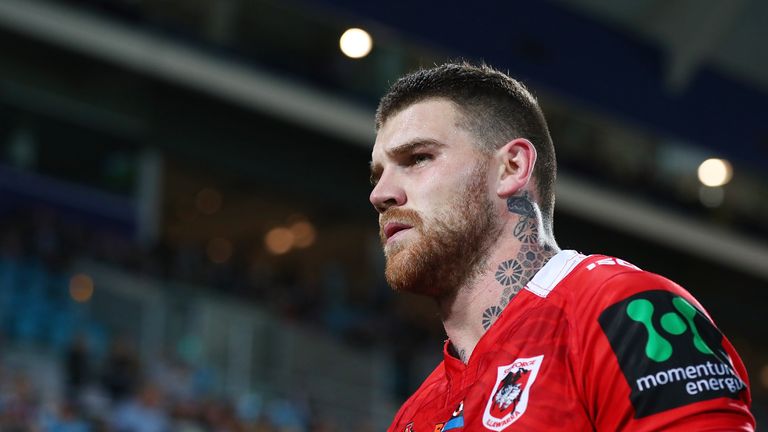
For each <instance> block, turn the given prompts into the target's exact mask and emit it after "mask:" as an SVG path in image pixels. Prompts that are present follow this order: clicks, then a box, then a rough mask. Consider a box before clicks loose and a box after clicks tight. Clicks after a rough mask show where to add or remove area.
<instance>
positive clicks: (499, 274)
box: [482, 192, 552, 330]
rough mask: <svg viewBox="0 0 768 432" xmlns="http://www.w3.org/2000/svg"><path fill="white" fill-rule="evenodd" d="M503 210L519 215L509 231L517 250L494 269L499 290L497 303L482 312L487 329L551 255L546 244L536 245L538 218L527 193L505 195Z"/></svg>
mask: <svg viewBox="0 0 768 432" xmlns="http://www.w3.org/2000/svg"><path fill="white" fill-rule="evenodd" d="M507 209H508V210H509V212H510V213H515V214H517V215H519V219H518V222H517V224H516V225H515V227H514V229H513V234H514V236H515V237H516V238H517V239H518V240H520V243H521V245H520V251H519V252H518V254H517V256H516V257H514V258H512V259H509V260H506V261H504V262H502V263H501V264H499V267H498V268H497V269H496V275H495V277H496V281H497V282H498V283H499V285H501V286H502V287H503V290H502V292H501V298H500V299H499V304H498V305H494V306H491V307H489V308H488V309H486V310H485V311H483V318H482V324H483V329H484V330H488V329H489V328H490V327H491V325H493V323H494V322H496V320H497V319H498V318H499V315H501V312H502V311H503V310H504V308H505V307H506V306H507V305H508V304H509V302H510V301H511V300H512V298H513V297H514V296H515V295H516V294H517V293H518V292H520V290H521V289H523V287H525V285H526V284H528V281H529V280H531V278H532V277H533V275H534V274H536V272H537V271H539V269H541V267H543V266H544V263H546V262H547V260H548V259H549V258H551V256H552V249H551V248H550V247H549V246H547V245H543V246H542V245H540V244H539V223H538V218H537V217H536V209H535V207H534V204H533V203H532V202H531V199H530V196H529V194H528V192H523V194H522V195H516V196H512V197H509V198H508V199H507Z"/></svg>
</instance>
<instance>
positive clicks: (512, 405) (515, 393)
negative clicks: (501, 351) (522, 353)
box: [483, 355, 544, 431]
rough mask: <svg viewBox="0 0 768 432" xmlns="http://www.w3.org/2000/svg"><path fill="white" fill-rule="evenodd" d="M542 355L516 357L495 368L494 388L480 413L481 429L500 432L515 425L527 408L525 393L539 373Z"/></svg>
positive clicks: (527, 392) (526, 394) (526, 395)
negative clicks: (482, 411)
mask: <svg viewBox="0 0 768 432" xmlns="http://www.w3.org/2000/svg"><path fill="white" fill-rule="evenodd" d="M543 359H544V356H543V355H540V356H536V357H529V358H519V359H517V360H515V361H514V362H512V363H511V364H508V365H506V366H499V367H498V370H497V372H496V385H494V387H493V390H492V391H491V397H490V398H489V399H488V404H487V405H486V407H485V412H484V413H483V426H485V427H486V428H487V429H490V430H493V431H500V430H503V429H504V428H506V427H507V426H509V425H511V424H512V423H514V422H516V421H517V420H518V419H519V418H520V416H522V415H523V413H525V409H526V408H527V407H528V394H529V392H530V390H531V387H532V386H533V382H534V381H535V380H536V375H538V373H539V368H540V367H541V362H542V360H543Z"/></svg>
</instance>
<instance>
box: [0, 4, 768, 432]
mask: <svg viewBox="0 0 768 432" xmlns="http://www.w3.org/2000/svg"><path fill="white" fill-rule="evenodd" d="M766 20H768V3H766V2H762V1H759V0H733V1H717V0H708V1H700V0H674V1H655V0H620V1H612V2H603V1H597V0H559V1H539V2H522V1H511V2H487V3H480V4H475V5H473V6H470V5H469V3H464V2H462V3H458V2H457V3H456V4H453V3H452V2H448V3H446V2H437V1H433V0H428V1H423V2H400V1H397V2H387V4H386V6H385V5H384V4H382V3H380V2H376V3H374V2H360V1H352V0H317V1H309V0H307V1H299V0H286V1H277V0H47V1H43V0H0V222H1V223H0V430H2V431H38V430H42V431H121V432H122V431H137V432H143V431H163V430H173V431H351V430H354V431H368V430H370V431H378V430H384V428H385V427H386V426H387V425H388V423H389V421H390V420H391V418H392V415H393V414H394V412H395V410H396V408H397V407H398V406H399V404H400V403H401V402H402V401H403V400H404V399H405V398H406V397H407V396H408V395H409V394H410V393H411V392H412V391H413V390H414V389H415V388H416V386H417V385H418V384H419V383H420V382H421V380H422V379H423V378H424V377H425V376H426V375H427V374H428V373H429V371H431V369H432V368H433V367H434V366H435V365H436V364H437V362H439V360H440V355H441V347H442V341H443V339H444V334H443V331H442V328H441V325H440V322H439V319H438V317H437V312H436V310H435V308H434V306H433V305H432V304H431V303H430V302H429V301H427V300H424V299H421V298H416V297H411V296H409V295H397V296H395V295H393V294H392V293H391V292H390V290H389V288H388V287H387V286H386V283H385V281H384V280H383V257H382V254H381V251H380V246H379V243H378V237H377V221H376V213H375V211H374V210H373V208H372V207H371V205H370V204H369V203H368V194H369V192H370V186H369V184H368V162H369V160H370V151H371V147H372V143H373V139H374V130H373V111H374V109H375V106H376V103H377V100H378V98H379V97H380V96H381V95H382V94H383V92H384V91H385V90H386V88H387V87H388V85H389V84H390V83H391V82H392V81H393V80H394V79H396V78H397V77H398V76H400V75H401V74H403V73H405V72H407V71H410V70H412V69H414V68H417V67H419V66H430V65H433V64H435V63H439V62H442V61H444V60H446V59H457V58H463V59H469V60H474V61H479V60H484V61H486V62H488V63H490V64H492V65H494V66H496V67H497V68H500V69H503V70H507V71H509V72H510V74H511V75H512V76H514V77H517V78H519V79H521V80H522V81H523V82H525V83H526V84H527V85H528V86H529V87H530V88H531V89H532V90H533V91H534V93H535V94H536V95H537V97H538V98H539V100H540V102H541V104H542V106H543V109H544V111H545V113H546V115H547V118H548V119H549V122H550V127H551V129H552V134H553V138H554V140H555V145H556V148H557V152H558V159H559V164H560V174H559V178H558V185H557V210H556V216H555V234H556V237H557V239H558V242H559V244H560V246H561V247H563V248H569V249H577V250H579V251H581V252H583V253H606V254H610V255H615V256H619V257H622V258H624V259H626V260H628V261H630V262H633V263H634V264H636V265H638V266H640V267H642V268H644V269H647V270H650V271H653V272H657V273H661V274H663V275H665V276H667V277H669V278H671V279H673V280H675V281H676V282H678V283H680V284H681V285H683V286H684V287H686V288H687V289H688V290H689V291H691V293H693V294H694V295H695V296H696V297H697V298H698V299H699V300H700V301H701V302H702V303H703V304H704V305H705V307H707V309H708V311H709V312H710V314H711V315H712V316H713V317H714V319H715V321H716V322H717V323H718V325H719V326H720V328H721V329H722V330H723V331H724V332H725V333H726V334H727V335H728V336H729V338H730V339H731V341H732V342H733V343H734V345H735V346H736V348H737V349H738V351H739V352H740V353H741V355H742V357H743V359H744V362H745V363H746V365H747V368H748V370H749V373H750V379H751V385H752V392H753V397H754V403H753V411H754V413H755V415H756V416H757V418H758V422H759V424H761V425H762V426H763V427H765V426H767V425H768V423H767V422H768V412H767V411H768V404H767V401H768V347H767V346H766V343H765V341H766V340H767V337H768V325H766V317H767V316H768V315H767V314H766V310H767V308H768V292H767V289H768V175H766V172H767V170H768V72H767V71H768V50H766V48H765V41H767V40H768V29H767V28H766V27H765V25H764V23H765V22H766ZM349 29H359V30H355V31H351V32H347V30H349ZM342 35H344V37H342Z"/></svg>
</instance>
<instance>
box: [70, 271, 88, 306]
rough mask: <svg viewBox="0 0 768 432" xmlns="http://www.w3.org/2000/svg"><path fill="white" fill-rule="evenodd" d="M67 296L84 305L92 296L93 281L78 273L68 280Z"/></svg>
mask: <svg viewBox="0 0 768 432" xmlns="http://www.w3.org/2000/svg"><path fill="white" fill-rule="evenodd" d="M69 296H70V297H72V300H74V301H76V302H78V303H85V302H87V301H88V300H90V299H91V297H92V296H93V279H92V278H91V277H90V276H88V275H87V274H84V273H78V274H76V275H74V276H72V277H71V278H70V279H69Z"/></svg>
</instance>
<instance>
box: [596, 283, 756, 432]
mask: <svg viewBox="0 0 768 432" xmlns="http://www.w3.org/2000/svg"><path fill="white" fill-rule="evenodd" d="M598 321H599V322H600V327H601V328H602V330H603V332H604V333H605V336H606V337H607V338H608V342H609V343H610V345H611V349H612V350H613V353H614V354H615V356H616V360H617V361H618V365H619V367H620V368H621V372H622V374H623V375H624V378H625V379H626V382H627V385H628V386H629V390H630V394H629V398H630V401H631V402H632V406H633V407H634V408H635V417H636V418H642V417H646V416H649V415H652V414H655V413H659V412H662V411H666V410H669V409H673V408H677V407H681V406H683V405H687V404H689V403H696V402H699V401H704V400H709V399H714V398H718V397H728V398H732V399H737V398H739V394H740V392H741V391H742V390H743V389H744V388H745V387H746V384H744V381H743V380H742V378H741V377H740V376H739V375H738V374H737V373H736V372H735V371H734V369H733V366H732V363H731V359H730V356H731V355H733V353H731V354H729V353H728V352H727V351H726V349H725V347H724V345H723V341H724V338H723V334H722V333H720V331H719V330H718V329H717V327H715V325H714V324H713V323H712V321H710V320H709V318H708V317H707V316H706V314H704V312H702V311H700V310H698V309H696V307H695V306H693V303H692V302H691V301H689V300H686V299H685V298H683V297H681V296H680V295H679V294H677V293H674V292H671V291H668V290H660V289H655V290H648V291H641V292H638V293H635V294H633V295H630V296H629V297H627V298H624V299H623V300H619V301H617V302H616V303H614V304H612V305H610V306H608V307H607V308H605V310H603V312H601V313H600V317H599V318H598Z"/></svg>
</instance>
